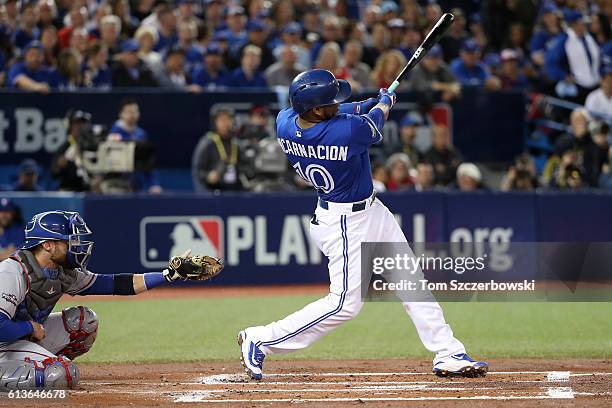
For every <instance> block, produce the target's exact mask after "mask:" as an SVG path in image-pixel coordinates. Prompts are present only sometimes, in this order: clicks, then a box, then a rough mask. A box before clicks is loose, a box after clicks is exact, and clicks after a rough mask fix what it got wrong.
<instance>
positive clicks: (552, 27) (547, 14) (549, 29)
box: [529, 3, 561, 67]
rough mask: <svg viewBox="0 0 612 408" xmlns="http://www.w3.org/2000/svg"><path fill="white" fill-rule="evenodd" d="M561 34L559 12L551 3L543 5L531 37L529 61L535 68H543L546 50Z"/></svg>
mask: <svg viewBox="0 0 612 408" xmlns="http://www.w3.org/2000/svg"><path fill="white" fill-rule="evenodd" d="M560 33H561V23H560V19H559V10H558V9H557V6H555V4H553V3H545V4H544V5H543V6H542V9H541V15H540V17H539V22H538V24H537V28H536V30H535V32H534V33H533V35H532V36H531V42H530V44H529V53H530V57H531V60H532V61H533V62H534V64H536V66H537V67H542V66H544V56H545V55H546V50H547V49H548V48H550V47H551V46H552V44H553V40H554V39H555V37H557V36H558V35H559V34H560Z"/></svg>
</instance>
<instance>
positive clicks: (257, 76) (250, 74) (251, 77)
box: [228, 45, 267, 88]
mask: <svg viewBox="0 0 612 408" xmlns="http://www.w3.org/2000/svg"><path fill="white" fill-rule="evenodd" d="M260 63H261V49H260V48H259V47H257V46H255V45H247V46H246V47H245V48H244V50H243V51H242V60H241V63H240V68H238V69H236V70H235V71H234V72H232V75H231V76H230V78H229V83H228V86H232V87H241V88H256V87H265V86H267V84H266V79H265V78H264V76H263V74H262V72H261V71H260V70H259V64H260Z"/></svg>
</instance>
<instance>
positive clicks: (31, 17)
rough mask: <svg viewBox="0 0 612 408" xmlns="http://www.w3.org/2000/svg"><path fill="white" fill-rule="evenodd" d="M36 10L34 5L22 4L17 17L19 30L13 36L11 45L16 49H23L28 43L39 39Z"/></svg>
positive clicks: (32, 3)
mask: <svg viewBox="0 0 612 408" xmlns="http://www.w3.org/2000/svg"><path fill="white" fill-rule="evenodd" d="M38 19H39V15H38V8H37V6H36V3H34V2H31V3H24V4H23V6H22V8H21V15H20V17H19V28H18V29H17V30H15V33H14V34H13V44H15V47H17V48H21V49H22V48H25V47H26V46H27V45H28V44H29V43H30V42H32V41H34V40H38V39H39V38H40V30H39V29H38V27H37V26H36V25H37V24H38Z"/></svg>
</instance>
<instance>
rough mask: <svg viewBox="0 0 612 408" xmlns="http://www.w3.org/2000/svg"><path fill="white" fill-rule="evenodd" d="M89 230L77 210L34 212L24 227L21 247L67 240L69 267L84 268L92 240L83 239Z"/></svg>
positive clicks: (89, 232) (26, 247) (28, 247)
mask: <svg viewBox="0 0 612 408" xmlns="http://www.w3.org/2000/svg"><path fill="white" fill-rule="evenodd" d="M88 235H91V230H90V229H89V227H88V226H87V224H85V221H84V220H83V218H81V216H80V215H79V213H78V212H70V211H47V212H43V213H39V214H36V215H35V216H34V217H32V219H31V220H30V222H28V225H26V228H25V239H26V240H25V243H24V244H23V245H22V247H21V249H31V248H34V247H35V246H37V245H39V244H41V243H43V242H45V241H67V242H68V256H67V266H68V267H69V268H85V267H86V266H87V262H88V261H89V257H90V256H91V250H92V249H93V241H85V240H83V238H84V237H86V236H88Z"/></svg>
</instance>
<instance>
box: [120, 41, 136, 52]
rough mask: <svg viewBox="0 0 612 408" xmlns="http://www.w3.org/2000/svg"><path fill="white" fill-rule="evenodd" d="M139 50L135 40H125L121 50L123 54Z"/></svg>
mask: <svg viewBox="0 0 612 408" xmlns="http://www.w3.org/2000/svg"><path fill="white" fill-rule="evenodd" d="M139 49H140V46H139V45H138V43H137V42H136V40H127V41H125V42H124V43H123V46H122V47H121V50H122V51H123V52H137V51H138V50H139Z"/></svg>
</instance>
